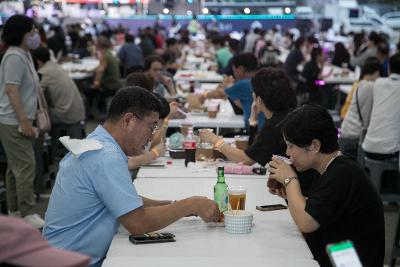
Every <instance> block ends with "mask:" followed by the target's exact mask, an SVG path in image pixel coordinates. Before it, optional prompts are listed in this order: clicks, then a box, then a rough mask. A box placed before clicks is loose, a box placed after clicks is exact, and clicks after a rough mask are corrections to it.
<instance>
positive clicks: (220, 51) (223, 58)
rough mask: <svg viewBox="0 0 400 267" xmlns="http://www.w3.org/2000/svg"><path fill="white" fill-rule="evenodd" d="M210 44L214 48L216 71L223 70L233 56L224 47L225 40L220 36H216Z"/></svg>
mask: <svg viewBox="0 0 400 267" xmlns="http://www.w3.org/2000/svg"><path fill="white" fill-rule="evenodd" d="M211 43H212V45H213V46H214V50H215V60H216V61H217V63H218V70H222V69H225V68H226V67H227V66H228V63H229V60H230V59H231V58H232V56H233V55H232V53H231V51H229V48H228V47H226V46H225V39H224V38H223V37H221V36H216V37H214V38H213V39H212V40H211Z"/></svg>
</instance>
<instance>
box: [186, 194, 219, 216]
mask: <svg viewBox="0 0 400 267" xmlns="http://www.w3.org/2000/svg"><path fill="white" fill-rule="evenodd" d="M189 199H190V200H191V201H192V202H193V205H194V207H193V208H194V209H193V210H194V214H195V215H197V216H199V217H200V218H202V219H203V221H205V222H217V221H218V220H219V217H220V211H219V208H218V205H217V203H215V201H213V200H211V199H208V198H206V197H198V196H195V197H191V198H189Z"/></svg>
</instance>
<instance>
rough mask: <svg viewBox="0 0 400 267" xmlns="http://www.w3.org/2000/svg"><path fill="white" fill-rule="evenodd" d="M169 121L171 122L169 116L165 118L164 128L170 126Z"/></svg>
mask: <svg viewBox="0 0 400 267" xmlns="http://www.w3.org/2000/svg"><path fill="white" fill-rule="evenodd" d="M168 122H169V119H168V118H165V119H164V123H163V127H164V128H168Z"/></svg>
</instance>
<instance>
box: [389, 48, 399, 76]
mask: <svg viewBox="0 0 400 267" xmlns="http://www.w3.org/2000/svg"><path fill="white" fill-rule="evenodd" d="M389 68H390V72H391V73H396V74H400V53H396V54H394V55H393V56H391V57H390V59H389Z"/></svg>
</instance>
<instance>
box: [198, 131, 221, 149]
mask: <svg viewBox="0 0 400 267" xmlns="http://www.w3.org/2000/svg"><path fill="white" fill-rule="evenodd" d="M199 133H200V134H199V135H200V139H201V141H202V142H206V143H212V144H213V145H214V144H215V143H216V142H217V141H218V140H219V138H218V136H216V135H215V134H214V133H212V132H210V131H209V130H206V129H202V130H200V132H199Z"/></svg>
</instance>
